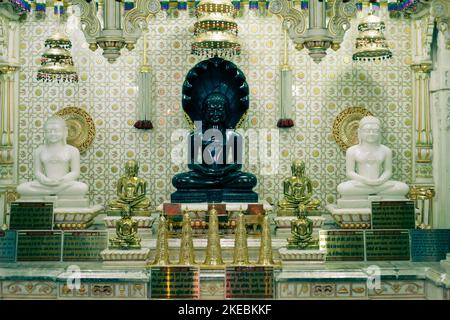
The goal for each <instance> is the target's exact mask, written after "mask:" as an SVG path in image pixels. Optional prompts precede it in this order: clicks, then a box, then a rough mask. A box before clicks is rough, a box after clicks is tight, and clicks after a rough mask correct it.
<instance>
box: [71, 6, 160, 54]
mask: <svg viewBox="0 0 450 320" xmlns="http://www.w3.org/2000/svg"><path fill="white" fill-rule="evenodd" d="M72 3H73V4H74V5H78V6H80V8H81V17H80V21H81V25H82V30H83V33H84V36H85V38H86V41H87V43H88V44H89V48H90V49H91V50H92V51H95V50H97V48H98V47H100V48H102V49H103V56H104V57H105V58H106V59H108V61H109V62H110V63H113V62H115V61H116V60H117V58H118V57H119V56H120V50H121V49H122V48H123V47H126V48H127V49H128V50H133V48H134V46H135V44H136V41H137V40H138V39H139V37H140V36H141V34H142V30H143V29H147V18H148V17H149V16H150V15H155V14H156V13H158V12H159V11H160V10H161V5H160V3H159V1H158V0H136V1H135V4H134V8H133V9H131V10H127V11H126V13H125V14H123V12H125V11H124V1H117V0H103V1H99V2H96V1H93V0H91V1H89V0H72Z"/></svg>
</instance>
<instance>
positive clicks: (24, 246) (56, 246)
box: [17, 230, 62, 261]
mask: <svg viewBox="0 0 450 320" xmlns="http://www.w3.org/2000/svg"><path fill="white" fill-rule="evenodd" d="M17 239H18V240H17V261H61V249H62V232H61V231H41V230H40V231H18V232H17Z"/></svg>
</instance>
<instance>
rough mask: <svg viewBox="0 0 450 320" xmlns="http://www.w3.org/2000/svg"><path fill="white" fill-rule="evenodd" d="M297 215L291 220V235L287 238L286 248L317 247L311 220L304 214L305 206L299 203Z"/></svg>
mask: <svg viewBox="0 0 450 320" xmlns="http://www.w3.org/2000/svg"><path fill="white" fill-rule="evenodd" d="M298 211H299V215H298V217H297V219H296V220H293V221H292V222H291V236H290V237H289V238H288V239H287V241H288V246H287V247H288V249H319V243H318V241H317V240H314V239H313V235H312V233H313V222H312V220H311V219H309V218H308V217H307V216H306V206H305V205H299V209H298Z"/></svg>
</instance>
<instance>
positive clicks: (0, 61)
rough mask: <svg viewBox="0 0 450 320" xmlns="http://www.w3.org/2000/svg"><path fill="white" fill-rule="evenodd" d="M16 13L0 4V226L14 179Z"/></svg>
mask: <svg viewBox="0 0 450 320" xmlns="http://www.w3.org/2000/svg"><path fill="white" fill-rule="evenodd" d="M18 19H19V16H18V15H17V14H16V13H15V12H14V10H13V9H12V8H11V6H8V5H2V6H0V227H1V226H2V225H3V224H4V221H5V217H6V208H7V203H8V202H9V201H10V200H11V197H10V195H11V194H13V193H14V190H15V188H16V186H17V183H18V176H17V167H18V163H17V161H18V137H17V129H18V104H19V74H18V69H19V68H18V66H19V42H20V35H19V22H18Z"/></svg>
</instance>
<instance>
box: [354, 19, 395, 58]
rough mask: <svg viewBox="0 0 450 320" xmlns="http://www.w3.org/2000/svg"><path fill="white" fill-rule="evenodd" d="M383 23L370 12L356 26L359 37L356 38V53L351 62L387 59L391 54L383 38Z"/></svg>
mask: <svg viewBox="0 0 450 320" xmlns="http://www.w3.org/2000/svg"><path fill="white" fill-rule="evenodd" d="M384 28H385V26H384V22H383V21H381V19H380V18H379V17H378V16H376V15H375V14H373V12H370V13H369V14H368V15H367V17H366V18H365V19H364V20H363V21H361V23H360V24H359V25H358V31H359V35H358V37H357V38H356V51H355V53H354V54H353V60H358V61H361V60H362V61H366V60H367V61H371V60H376V59H380V60H382V59H389V58H391V57H392V52H391V50H389V46H388V44H387V42H386V38H385V37H384V34H383V31H384Z"/></svg>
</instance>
